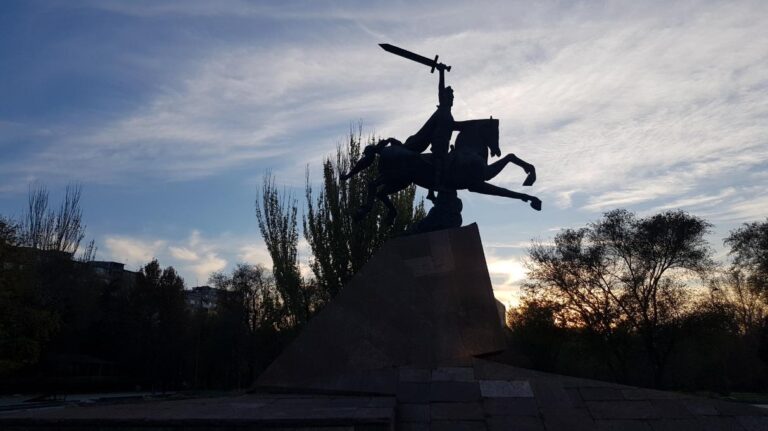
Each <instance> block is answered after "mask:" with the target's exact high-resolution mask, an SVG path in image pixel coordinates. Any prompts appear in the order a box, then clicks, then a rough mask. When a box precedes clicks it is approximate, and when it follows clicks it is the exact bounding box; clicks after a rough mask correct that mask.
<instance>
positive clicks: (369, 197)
mask: <svg viewBox="0 0 768 431" xmlns="http://www.w3.org/2000/svg"><path fill="white" fill-rule="evenodd" d="M382 184H384V179H383V178H382V177H378V178H376V179H375V180H373V181H368V192H367V193H366V196H365V202H363V204H362V205H360V208H358V209H357V212H356V213H355V216H354V217H353V218H354V220H355V221H360V220H362V219H363V218H365V216H366V215H368V213H369V212H371V209H373V200H374V199H375V198H376V197H377V192H376V189H378V188H379V186H380V185H382Z"/></svg>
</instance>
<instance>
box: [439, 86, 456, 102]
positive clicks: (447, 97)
mask: <svg viewBox="0 0 768 431" xmlns="http://www.w3.org/2000/svg"><path fill="white" fill-rule="evenodd" d="M438 98H439V99H440V100H439V102H440V105H442V106H453V88H451V87H445V90H443V91H441V92H440V94H439V95H438Z"/></svg>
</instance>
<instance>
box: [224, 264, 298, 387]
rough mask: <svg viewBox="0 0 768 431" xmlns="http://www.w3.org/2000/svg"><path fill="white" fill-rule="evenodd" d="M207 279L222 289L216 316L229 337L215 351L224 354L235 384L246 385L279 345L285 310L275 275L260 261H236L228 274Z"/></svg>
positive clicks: (264, 365) (274, 354)
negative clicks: (222, 347)
mask: <svg viewBox="0 0 768 431" xmlns="http://www.w3.org/2000/svg"><path fill="white" fill-rule="evenodd" d="M209 282H210V283H211V284H213V285H214V286H215V287H216V288H217V289H221V290H223V291H224V294H223V295H222V296H221V297H220V302H219V305H218V306H217V311H216V318H217V320H218V323H219V325H220V327H221V328H222V329H225V333H226V335H225V336H226V338H227V339H228V340H229V342H228V346H227V347H228V348H227V350H226V351H224V352H222V351H218V352H215V353H216V355H217V356H218V357H222V356H223V357H224V358H227V360H226V362H227V367H228V368H230V369H231V370H232V371H233V373H232V380H233V381H234V382H236V386H237V387H243V386H246V385H249V384H251V383H252V382H253V379H254V378H255V377H256V374H257V373H258V372H259V371H261V370H263V369H264V368H266V366H267V365H268V364H269V363H270V362H271V361H272V360H273V359H274V358H275V357H276V356H277V353H278V351H279V347H280V342H279V341H280V340H278V339H279V330H280V329H281V328H283V327H284V326H285V313H284V312H283V310H282V300H281V298H280V293H279V292H278V290H277V288H276V285H275V279H274V277H272V275H271V274H270V272H269V271H268V270H267V269H266V268H264V267H263V266H261V265H247V264H238V265H237V266H235V268H234V270H233V271H232V273H231V275H230V274H227V273H223V272H218V273H215V274H213V275H212V276H211V278H210V281H209Z"/></svg>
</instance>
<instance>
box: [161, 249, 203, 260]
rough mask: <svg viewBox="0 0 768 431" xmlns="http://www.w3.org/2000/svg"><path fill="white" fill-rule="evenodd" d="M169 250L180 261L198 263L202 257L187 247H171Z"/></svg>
mask: <svg viewBox="0 0 768 431" xmlns="http://www.w3.org/2000/svg"><path fill="white" fill-rule="evenodd" d="M168 250H169V251H170V252H171V256H173V257H175V258H176V259H179V260H190V261H196V260H199V259H200V256H199V255H198V254H197V253H195V252H194V251H192V250H190V249H189V248H186V247H173V246H171V247H168Z"/></svg>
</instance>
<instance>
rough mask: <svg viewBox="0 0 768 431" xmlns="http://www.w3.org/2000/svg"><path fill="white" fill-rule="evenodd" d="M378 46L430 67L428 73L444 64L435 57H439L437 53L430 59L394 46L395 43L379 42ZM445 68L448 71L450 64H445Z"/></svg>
mask: <svg viewBox="0 0 768 431" xmlns="http://www.w3.org/2000/svg"><path fill="white" fill-rule="evenodd" d="M379 46H380V47H382V48H383V49H384V51H387V52H391V53H392V54H395V55H399V56H400V57H404V58H407V59H408V60H413V61H415V62H416V63H421V64H423V65H425V66H429V67H431V68H432V70H430V71H429V73H435V68H436V67H438V66H440V65H442V66H445V65H444V64H442V63H438V62H437V57H439V56H437V55H436V56H435V59H434V60H432V59H430V58H427V57H424V56H422V55H419V54H416V53H413V52H411V51H407V50H405V49H403V48H399V47H396V46H395V45H390V44H388V43H380V44H379ZM445 70H447V71H448V72H450V71H451V66H445Z"/></svg>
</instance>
